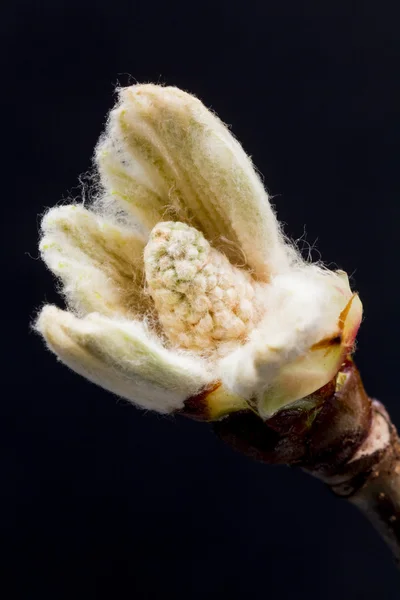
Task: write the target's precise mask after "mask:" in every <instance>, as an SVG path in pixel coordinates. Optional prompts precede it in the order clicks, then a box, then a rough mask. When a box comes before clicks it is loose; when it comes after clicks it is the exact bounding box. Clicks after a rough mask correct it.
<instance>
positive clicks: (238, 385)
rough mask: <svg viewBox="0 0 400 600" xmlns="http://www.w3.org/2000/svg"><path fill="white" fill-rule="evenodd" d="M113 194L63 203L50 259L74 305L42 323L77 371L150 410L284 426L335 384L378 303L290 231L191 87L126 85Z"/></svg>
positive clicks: (110, 169) (103, 164)
mask: <svg viewBox="0 0 400 600" xmlns="http://www.w3.org/2000/svg"><path fill="white" fill-rule="evenodd" d="M96 163H97V166H98V170H99V175H100V179H101V183H102V186H103V191H102V194H101V196H100V197H99V198H97V200H96V201H95V203H94V206H92V207H91V209H90V210H87V209H86V208H84V207H83V206H77V205H70V206H62V207H56V208H53V209H51V210H50V211H49V212H48V213H47V214H46V215H45V217H44V219H43V223H42V234H43V237H42V240H41V244H40V250H41V253H42V257H43V259H44V260H45V262H46V264H47V265H48V267H49V268H50V269H51V270H52V271H53V273H54V274H55V275H57V277H59V279H60V281H61V284H62V292H63V293H64V296H65V298H66V301H67V305H68V309H69V310H67V311H61V310H59V309H56V308H55V307H54V306H45V307H44V308H43V309H42V311H41V313H40V315H39V318H38V320H37V323H36V329H37V330H38V331H39V332H40V333H41V334H42V335H43V337H44V338H45V340H46V343H47V345H48V347H49V348H50V349H51V350H52V351H53V352H55V353H56V355H57V356H58V357H59V358H60V360H61V361H62V362H64V363H65V364H66V365H68V366H69V367H71V368H72V369H74V370H75V371H77V372H78V373H80V374H82V375H84V376H85V377H86V378H87V379H89V380H90V381H93V382H95V383H97V384H99V385H101V386H102V387H104V388H105V389H108V390H111V391H113V392H114V393H116V394H118V395H120V396H122V397H124V398H127V399H129V400H131V401H132V402H134V403H135V404H137V405H139V406H142V407H144V408H146V409H148V408H151V409H154V410H157V411H159V412H164V413H165V412H173V411H176V410H180V411H184V412H186V413H187V414H191V415H192V416H197V417H202V418H206V419H218V418H220V417H221V416H223V415H225V414H228V413H230V412H232V411H238V410H242V409H243V408H251V409H252V410H253V411H255V412H256V413H257V414H258V415H260V416H261V417H262V418H268V417H270V416H271V415H272V414H273V413H275V412H276V411H278V410H279V409H280V408H282V407H283V406H286V405H287V404H290V403H292V402H294V401H296V400H298V399H300V398H303V397H305V396H307V395H309V394H312V393H313V392H315V391H316V390H318V389H319V388H321V387H322V386H324V385H325V384H327V383H328V382H329V381H330V380H331V379H333V378H335V376H336V374H337V372H338V370H339V369H340V367H341V364H342V363H343V361H344V360H345V358H346V357H347V355H348V354H349V353H350V352H351V351H352V349H353V343H354V339H355V335H356V333H357V330H358V327H359V324H360V321H361V315H362V306H361V302H360V300H359V298H358V296H357V295H356V294H353V293H352V291H351V289H350V286H349V282H348V279H347V276H346V275H345V274H343V273H342V272H337V273H332V272H330V271H327V270H325V269H322V268H320V267H317V266H315V265H310V264H306V263H304V262H303V261H302V260H301V258H300V257H299V256H298V254H297V252H296V250H295V249H294V248H292V247H291V246H289V245H288V244H287V243H286V242H285V240H284V238H283V237H282V234H281V231H280V227H279V225H278V223H277V221H276V218H275V215H274V212H273V210H272V208H271V206H270V204H269V202H268V195H267V194H266V192H265V190H264V189H263V186H262V184H261V181H260V179H259V177H258V175H257V174H256V172H255V171H254V169H253V167H252V164H251V161H250V159H249V158H248V157H247V156H246V154H245V153H244V151H243V149H242V148H241V146H240V145H239V144H238V142H237V141H236V140H235V139H234V138H233V136H232V135H231V134H230V132H229V131H228V129H227V128H226V127H225V126H224V125H223V124H222V123H221V121H219V119H218V118H217V117H216V116H215V115H214V114H212V113H211V112H210V111H208V110H207V109H206V108H205V107H204V105H203V104H202V103H201V102H200V101H199V100H197V99H196V98H194V97H193V96H190V95H189V94H186V93H185V92H182V91H180V90H177V89H176V88H164V87H161V86H154V85H143V86H142V85H138V86H132V87H129V88H125V89H123V90H120V100H119V103H118V105H117V106H116V108H115V109H113V110H112V111H111V113H110V117H109V120H108V123H107V127H106V131H105V133H104V135H103V136H102V137H101V139H100V142H99V144H98V146H97V148H96Z"/></svg>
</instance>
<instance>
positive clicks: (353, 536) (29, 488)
mask: <svg viewBox="0 0 400 600" xmlns="http://www.w3.org/2000/svg"><path fill="white" fill-rule="evenodd" d="M397 4H398V3H397V2H377V1H376V0H375V1H369V0H364V1H360V2H356V1H350V0H347V2H340V1H337V2H329V1H314V2H311V1H308V2H304V1H301V0H298V1H293V2H285V1H278V0H276V1H274V2H272V1H270V0H264V1H262V0H260V1H259V2H249V1H247V2H245V1H244V0H243V1H242V2H232V1H227V0H226V1H223V0H216V1H215V2H211V1H205V2H203V3H198V4H197V3H192V4H191V3H190V2H161V1H159V2H156V3H155V2H149V1H147V2H135V1H132V2H120V1H119V0H114V1H113V2H107V3H106V2H102V1H101V0H100V1H98V2H95V1H87V2H85V1H83V0H81V1H80V2H77V1H76V0H69V1H68V2H67V1H65V2H60V1H57V0H56V1H53V2H40V1H36V2H33V1H32V0H31V1H16V2H14V3H13V4H11V3H8V5H7V6H5V7H3V8H2V9H1V15H0V16H1V25H0V27H1V33H2V45H3V46H4V47H3V49H2V52H1V63H2V83H3V90H4V91H3V93H2V104H3V109H2V116H1V121H2V136H3V140H2V146H1V148H2V153H3V154H4V158H3V160H2V165H3V169H2V171H3V173H2V187H3V192H2V193H3V194H4V195H3V198H2V203H3V204H2V212H3V215H4V218H3V226H2V234H3V235H2V240H3V241H5V248H4V250H3V251H2V255H3V256H2V258H3V261H4V267H3V276H4V278H5V279H7V280H8V279H9V283H7V282H6V283H5V287H3V290H4V292H3V294H2V300H3V302H5V305H6V306H5V309H4V311H3V319H2V320H3V327H2V333H3V354H4V358H3V374H2V381H3V394H2V396H3V399H2V404H1V412H2V418H1V429H2V432H1V436H0V443H1V446H2V450H1V455H0V473H1V478H2V490H3V492H2V497H3V500H4V508H3V510H2V511H1V513H0V520H1V528H2V530H3V535H2V539H3V542H4V547H5V555H6V557H5V559H3V561H2V563H1V568H2V569H3V570H4V575H7V574H11V572H12V569H13V568H14V569H15V573H16V576H15V579H14V583H13V587H12V588H8V591H4V592H3V597H5V598H9V597H17V598H21V599H27V600H28V599H31V598H47V597H49V598H57V599H58V598H63V597H68V598H85V599H86V600H88V599H91V598H94V599H96V598H113V599H114V598H115V599H119V598H138V599H140V600H142V599H143V600H144V599H150V598H151V599H153V598H155V599H158V598H160V599H164V598H166V597H171V598H173V599H176V600H179V599H181V598H182V599H185V600H192V599H193V600H197V599H200V598H217V597H218V598H227V599H231V600H242V599H243V600H248V599H250V598H273V599H275V598H277V599H282V600H283V599H290V600H292V599H294V598H296V599H297V598H299V599H303V598H304V599H307V600H320V599H321V598H323V599H324V600H333V599H335V600H336V599H337V598H342V599H345V600H347V599H352V600H354V599H361V598H362V599H366V600H368V599H375V598H378V597H379V598H380V599H384V600H394V599H398V598H399V589H400V577H399V575H398V573H397V572H396V570H395V567H394V565H393V563H392V560H391V556H390V554H389V552H388V550H387V549H386V547H385V546H384V545H383V543H382V542H381V540H380V539H379V538H378V536H377V535H376V534H375V532H374V531H373V530H372V529H371V528H370V526H369V525H368V524H367V523H366V522H365V521H364V519H363V517H362V516H361V515H359V514H358V513H357V512H356V511H355V509H353V508H352V507H350V506H347V505H346V503H344V502H340V501H339V500H337V499H335V498H334V497H333V496H331V494H330V493H329V492H328V491H327V490H326V489H325V488H324V487H323V485H322V484H320V483H319V482H317V481H314V480H312V479H311V478H310V477H308V476H306V475H305V474H302V473H301V472H297V471H296V470H291V469H288V468H283V467H282V468H280V467H279V468H278V467H276V468H274V467H266V466H263V465H260V464H257V463H255V462H252V461H251V460H250V459H247V458H245V457H243V456H241V455H239V454H236V453H234V452H233V451H232V450H231V449H230V448H228V447H226V446H224V445H223V444H222V443H221V442H219V441H218V440H217V439H216V438H215V437H214V435H213V434H212V432H211V430H210V429H209V428H208V426H207V425H202V424H198V423H195V422H191V421H189V420H185V419H183V418H162V417H160V416H158V415H155V414H150V413H147V414H144V413H143V412H140V411H139V410H137V409H135V408H133V407H131V406H129V405H128V404H126V403H125V402H123V401H118V400H116V398H115V397H113V396H111V395H110V394H108V393H106V392H104V391H102V390H101V389H98V388H96V387H94V386H93V385H91V384H89V383H87V382H86V381H84V380H83V379H81V378H79V376H77V375H75V374H73V373H72V372H69V371H68V370H67V369H66V368H64V367H62V366H61V365H60V364H58V363H57V362H56V360H55V358H54V357H53V356H52V355H50V353H48V352H47V351H46V350H45V348H44V346H43V344H42V342H41V340H40V339H39V338H38V337H37V336H36V335H35V334H33V333H31V332H30V331H29V323H30V321H31V320H32V318H33V317H34V314H35V311H36V310H37V308H38V307H40V305H41V304H42V303H43V302H44V301H46V302H53V303H58V304H61V300H60V298H59V297H58V296H57V294H56V291H55V285H54V281H53V278H52V276H51V275H50V273H49V272H47V271H46V269H45V267H44V264H43V263H42V262H41V261H40V260H38V258H37V257H38V252H37V230H38V222H39V217H38V214H39V213H41V212H43V210H44V209H45V207H48V206H51V205H52V204H54V203H56V202H58V201H59V200H60V199H61V198H63V197H64V198H67V197H68V196H70V195H72V196H77V195H78V194H79V187H78V176H79V175H80V174H81V173H83V172H85V171H87V169H89V168H90V164H91V163H90V158H91V153H92V150H93V147H94V144H95V143H96V140H97V137H98V135H99V133H100V132H101V130H102V126H103V123H104V119H105V115H106V113H107V111H108V110H109V109H110V108H111V106H112V104H113V102H114V96H113V90H114V86H115V84H116V83H117V82H120V83H121V84H122V85H127V84H128V83H130V82H134V81H138V82H146V81H152V82H157V81H158V82H163V83H167V84H172V85H177V86H179V87H182V88H183V89H186V90H188V91H191V92H193V93H195V94H196V95H198V96H199V97H200V98H201V99H202V100H203V101H204V102H205V104H206V105H208V106H212V108H213V109H214V110H216V111H217V112H218V114H219V115H220V116H221V118H222V119H223V120H224V121H225V122H227V123H229V124H231V125H232V129H233V132H234V133H235V134H236V136H237V137H238V138H239V139H240V140H241V142H242V143H243V145H244V147H245V149H246V150H247V152H248V153H250V154H251V155H252V157H253V160H254V162H255V164H256V165H257V167H258V168H259V169H260V171H261V172H262V173H263V175H264V177H265V181H266V184H267V186H268V189H269V190H270V192H271V193H272V194H273V195H275V203H276V205H277V208H278V214H279V217H280V219H281V220H283V221H284V222H285V223H286V227H285V229H286V232H287V233H288V234H289V235H290V236H292V237H293V238H299V237H301V236H302V235H303V234H304V230H305V226H306V239H307V240H308V242H310V243H311V244H312V245H313V244H314V243H315V242H317V247H318V251H319V252H320V253H321V255H322V257H323V259H324V261H325V262H326V263H328V264H336V265H338V266H339V267H341V268H343V269H345V270H346V271H347V272H349V273H350V274H352V276H353V284H354V286H355V288H356V289H357V290H359V292H360V294H361V298H362V300H363V302H364V307H365V320H364V323H363V325H362V328H361V332H360V336H359V349H358V352H357V355H356V360H357V363H358V366H359V367H360V369H361V372H362V374H363V377H364V381H365V385H366V388H367V390H368V391H369V393H370V394H371V395H373V396H377V397H379V398H380V399H381V400H382V401H383V402H385V404H386V405H387V407H388V408H389V410H390V412H391V414H392V417H393V420H394V421H395V422H396V423H397V424H398V425H400V403H399V394H398V374H399V358H400V346H399V343H398V338H399V326H398V310H399V300H398V298H399V295H398V262H399V252H398V243H399V223H400V220H399V216H400V214H399V201H398V199H399V191H400V189H399V188H400V185H399V176H398V156H399V142H400V109H399V106H400V104H399V102H400V87H399V78H398V73H399V66H400V38H399V14H398V10H397V8H396V6H397ZM4 159H5V160H6V163H7V166H6V168H4V164H5V161H4ZM4 188H5V189H4ZM4 213H5V214H4ZM314 257H315V258H318V257H319V255H318V252H314ZM4 336H5V337H4ZM1 581H3V582H4V581H5V580H4V578H3V579H1ZM0 585H1V586H2V585H3V583H1V584H0Z"/></svg>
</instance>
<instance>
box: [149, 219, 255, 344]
mask: <svg viewBox="0 0 400 600" xmlns="http://www.w3.org/2000/svg"><path fill="white" fill-rule="evenodd" d="M144 263H145V274H146V281H147V286H148V289H149V293H150V294H151V296H152V298H153V300H154V304H155V308H156V311H157V313H158V317H159V320H160V322H161V325H162V326H163V329H164V332H165V335H166V336H167V338H168V339H169V340H170V341H171V342H172V343H173V344H174V345H176V346H178V347H180V348H185V349H188V350H193V351H198V352H202V353H211V352H214V351H217V352H218V354H220V355H221V354H225V353H226V352H228V351H229V350H232V349H233V348H234V347H235V346H237V344H238V342H239V343H240V342H244V341H245V340H246V338H247V337H248V335H249V333H250V332H251V331H252V329H253V328H254V326H255V324H256V323H257V321H258V320H259V315H260V298H259V296H260V292H261V290H262V285H261V284H259V283H256V282H255V281H253V279H252V277H251V275H250V274H249V273H248V272H247V271H242V270H241V269H239V268H237V267H234V266H233V265H231V263H230V262H229V260H228V259H227V258H226V256H225V255H223V254H222V253H221V252H219V251H218V250H216V249H214V248H212V247H211V246H210V244H209V243H208V241H207V240H206V239H205V237H204V236H203V234H202V233H200V232H199V231H197V230H196V229H194V228H193V227H190V226H189V225H186V224H185V223H180V222H172V221H168V222H164V223H159V224H158V225H156V227H154V229H153V230H152V232H151V234H150V239H149V242H148V244H147V246H146V248H145V251H144Z"/></svg>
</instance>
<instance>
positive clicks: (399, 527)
mask: <svg viewBox="0 0 400 600" xmlns="http://www.w3.org/2000/svg"><path fill="white" fill-rule="evenodd" d="M213 426H214V429H215V431H216V433H217V434H218V435H219V436H220V437H221V438H222V439H223V440H224V441H226V442H228V443H229V444H230V445H232V446H233V447H235V448H236V449H237V450H239V451H241V452H243V453H245V454H247V455H249V456H251V457H252V458H255V459H257V460H261V461H263V462H265V463H269V464H289V465H296V466H299V467H301V468H303V469H305V470H306V471H307V472H309V473H310V474H312V475H314V476H315V477H318V478H319V479H321V480H322V481H324V482H325V483H326V484H327V485H328V486H329V487H330V488H331V490H332V491H333V492H334V493H335V494H336V495H337V496H339V497H341V498H345V499H347V500H348V501H350V502H351V503H352V504H354V505H355V506H357V507H358V508H359V509H360V510H361V511H362V512H363V513H364V514H365V515H366V516H367V517H368V518H369V520H370V521H371V522H372V524H373V525H374V526H375V527H376V529H377V530H378V531H379V533H380V534H381V535H382V537H383V538H384V539H385V540H386V542H387V543H388V544H389V546H390V547H391V549H392V551H393V554H394V556H395V558H396V560H397V562H398V564H399V565H400V441H399V437H398V434H397V431H396V428H395V427H394V425H393V424H392V423H391V421H390V418H389V415H388V414H387V412H386V410H385V408H384V407H383V405H382V404H381V403H380V402H377V401H376V400H371V399H370V398H369V397H368V395H367V394H366V392H365V390H364V387H363V384H362V381H361V377H360V375H359V373H358V371H357V369H356V367H355V365H354V363H353V362H352V361H347V362H346V363H345V364H344V365H343V368H342V369H341V371H340V373H339V375H338V377H337V378H335V380H334V381H332V382H330V383H329V384H328V385H327V386H325V387H324V388H322V389H321V390H319V391H318V392H317V393H316V394H314V395H313V396H310V397H308V398H306V399H304V400H302V401H299V402H297V403H295V404H294V405H292V406H291V407H289V408H288V409H286V410H282V411H280V412H279V413H277V414H276V415H274V416H273V417H272V418H271V419H269V420H267V421H262V420H261V419H260V418H259V417H258V416H257V415H256V414H255V413H254V412H252V411H250V410H244V411H239V412H237V413H232V414H231V415H229V416H227V417H225V418H224V419H222V420H221V421H218V422H216V423H214V425H213Z"/></svg>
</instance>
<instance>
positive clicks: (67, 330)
mask: <svg viewBox="0 0 400 600" xmlns="http://www.w3.org/2000/svg"><path fill="white" fill-rule="evenodd" d="M36 328H37V330H38V331H39V332H40V333H41V334H42V335H43V337H44V338H45V340H46V342H47V345H48V347H49V348H50V349H51V350H52V351H53V352H54V353H55V354H57V356H58V358H59V359H60V360H61V361H62V362H63V363H64V364H66V365H67V366H68V367H70V368H71V369H73V370H74V371H76V372H77V373H79V374H80V375H83V376H84V377H86V378H87V379H89V381H92V382H93V383H97V384H98V385H100V386H101V387H103V388H105V389H106V390H109V391H110V392H113V393H114V394H117V395H118V396H121V397H122V398H126V399H127V400H131V401H132V402H134V403H135V404H137V405H138V406H140V407H142V408H146V409H151V410H156V411H158V412H160V413H168V412H172V411H174V410H177V409H179V408H182V407H183V403H184V401H185V400H186V398H187V397H188V396H191V395H193V394H195V393H196V392H197V391H198V390H199V389H201V388H203V387H204V386H207V385H208V384H210V383H211V382H212V381H213V376H212V373H211V372H210V371H209V369H208V365H207V364H206V363H205V362H204V361H202V360H201V359H198V358H197V357H196V359H194V358H192V357H190V356H185V355H183V354H182V353H179V352H176V351H173V350H167V349H166V348H164V347H163V346H162V344H161V343H160V341H159V340H158V339H157V338H156V337H155V336H154V335H153V334H151V333H150V332H149V331H148V329H147V328H146V326H145V324H144V323H140V322H138V321H127V320H124V319H109V318H108V317H105V316H102V315H99V314H97V313H91V314H90V315H88V316H86V317H84V318H82V319H79V318H77V317H75V316H74V315H72V314H71V313H70V312H67V311H63V310H60V309H58V308H56V307H55V306H51V305H48V306H45V307H44V309H43V310H42V311H41V313H40V316H39V318H38V320H37V323H36Z"/></svg>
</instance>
